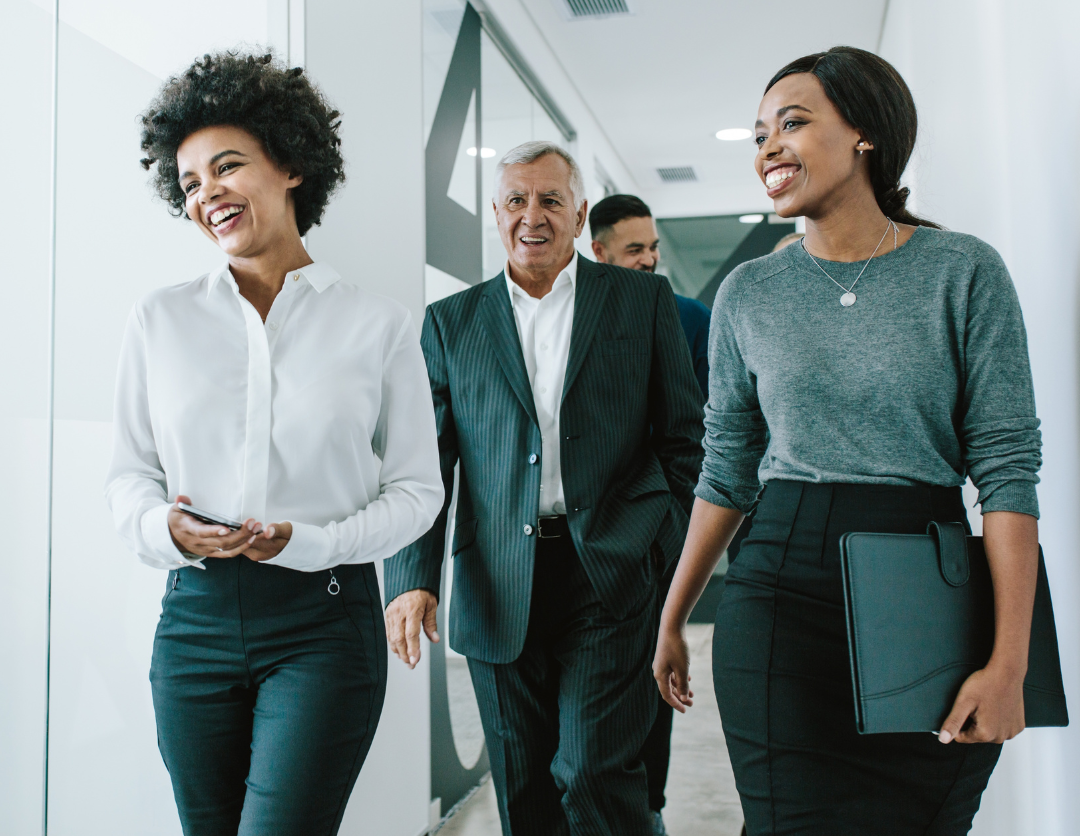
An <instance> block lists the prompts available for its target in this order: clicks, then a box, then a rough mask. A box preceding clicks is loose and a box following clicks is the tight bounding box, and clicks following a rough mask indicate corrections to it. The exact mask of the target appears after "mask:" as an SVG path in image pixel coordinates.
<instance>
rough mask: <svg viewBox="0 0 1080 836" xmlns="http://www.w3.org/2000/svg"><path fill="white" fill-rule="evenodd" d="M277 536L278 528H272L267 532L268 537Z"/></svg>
mask: <svg viewBox="0 0 1080 836" xmlns="http://www.w3.org/2000/svg"><path fill="white" fill-rule="evenodd" d="M276 534H277V529H276V528H274V527H273V526H270V528H268V529H267V530H266V535H267V536H268V537H273V536H275V535H276Z"/></svg>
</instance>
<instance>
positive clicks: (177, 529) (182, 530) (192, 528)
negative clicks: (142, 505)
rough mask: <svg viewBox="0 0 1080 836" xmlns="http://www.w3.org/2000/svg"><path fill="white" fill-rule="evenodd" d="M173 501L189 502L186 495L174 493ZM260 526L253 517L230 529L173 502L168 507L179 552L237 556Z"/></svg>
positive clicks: (203, 555)
mask: <svg viewBox="0 0 1080 836" xmlns="http://www.w3.org/2000/svg"><path fill="white" fill-rule="evenodd" d="M176 502H177V503H179V502H183V503H184V504H185V505H191V499H190V498H189V497H186V496H178V497H176ZM261 529H262V526H261V525H259V523H258V522H256V521H255V520H254V519H249V520H247V521H245V522H244V524H243V525H242V526H241V527H240V530H239V531H231V530H229V529H228V528H226V527H225V526H223V525H207V524H206V523H201V522H199V521H198V520H197V519H195V518H194V517H192V516H191V515H189V514H185V513H184V512H183V511H181V510H180V509H179V508H178V507H177V506H176V504H174V505H173V507H172V508H170V509H169V532H170V533H171V534H172V538H173V542H174V543H176V547H177V548H178V549H180V551H182V552H188V553H190V554H197V555H199V556H200V557H236V556H237V555H238V554H243V552H244V551H245V550H247V549H248V548H249V547H250V546H251V544H252V543H254V542H255V538H256V536H257V534H258V532H259V531H261Z"/></svg>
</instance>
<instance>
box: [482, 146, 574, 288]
mask: <svg viewBox="0 0 1080 836" xmlns="http://www.w3.org/2000/svg"><path fill="white" fill-rule="evenodd" d="M574 198H575V195H574V194H573V192H572V191H571V190H570V166H569V165H568V164H567V163H566V161H565V160H564V159H562V158H561V157H559V156H558V155H556V154H546V155H544V156H543V157H540V158H539V159H538V160H534V161H533V162H531V163H524V164H518V165H508V166H507V167H506V168H505V169H503V172H502V177H500V179H499V184H498V192H497V193H496V197H495V200H494V201H493V205H494V208H495V218H496V220H497V222H498V225H499V237H500V238H502V242H503V246H504V247H506V254H507V258H508V259H509V261H510V267H511V269H512V271H514V272H520V273H522V274H524V275H526V276H537V277H542V276H548V275H550V276H551V278H552V280H553V279H554V276H555V275H557V274H558V272H559V271H560V270H562V269H563V268H564V267H565V266H566V265H567V264H569V263H570V259H571V258H573V255H574V239H575V238H577V237H578V236H579V235H580V234H581V230H582V228H583V227H584V226H585V218H586V214H587V210H588V206H587V204H586V202H585V201H582V202H581V208H580V209H576V210H575V209H574Z"/></svg>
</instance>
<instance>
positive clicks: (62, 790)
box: [0, 0, 429, 836]
mask: <svg viewBox="0 0 1080 836" xmlns="http://www.w3.org/2000/svg"><path fill="white" fill-rule="evenodd" d="M310 5H311V9H310V10H309V11H310V17H311V19H312V20H313V22H314V23H315V32H316V34H317V35H322V36H325V35H326V34H327V33H328V32H329V30H330V29H331V28H332V26H333V24H334V22H335V21H336V22H338V23H341V24H342V25H345V24H347V25H348V26H349V27H350V28H349V29H348V30H347V31H346V30H341V32H340V34H342V35H344V36H347V38H348V40H347V42H344V43H339V44H337V45H336V46H335V45H330V44H327V43H325V42H324V41H317V42H316V46H317V47H318V46H322V47H325V48H326V49H327V50H329V51H330V54H331V55H332V56H333V57H334V58H335V59H336V63H335V62H334V61H327V62H324V63H322V64H319V67H320V69H324V70H325V72H326V74H327V84H326V87H327V89H328V91H330V92H331V95H332V96H333V97H335V98H340V100H339V101H338V105H339V107H340V109H341V110H342V111H344V113H345V125H346V129H345V136H346V148H345V150H346V154H347V155H348V157H349V160H350V162H351V163H352V165H351V167H350V174H351V181H350V184H349V186H348V187H346V189H345V190H344V192H343V193H342V194H341V196H340V197H339V199H338V202H337V203H336V204H333V205H331V207H330V209H329V210H328V213H327V223H326V226H325V227H324V228H323V229H321V230H318V231H317V232H316V233H315V234H313V236H312V239H311V243H312V247H313V250H314V253H315V257H316V258H319V257H327V256H329V258H330V259H331V260H332V261H333V262H334V263H335V264H336V266H338V267H339V268H340V269H342V272H343V273H345V274H346V275H347V277H348V278H349V279H350V280H352V281H356V282H358V283H361V284H364V285H365V286H367V287H371V288H373V289H375V290H381V291H383V292H386V293H389V294H390V295H394V296H396V297H397V298H399V299H401V300H402V301H404V302H405V303H406V304H409V305H410V306H411V307H412V308H413V310H414V311H416V312H417V313H418V314H419V311H420V306H421V301H422V298H423V297H422V293H423V290H422V283H423V228H422V219H423V213H422V210H418V209H417V208H416V206H417V194H419V195H420V197H421V199H422V194H423V190H422V185H420V184H421V178H422V172H423V168H422V165H421V159H422V158H421V156H420V152H419V148H420V146H421V142H422V139H421V134H422V124H421V117H420V94H419V65H420V62H419V11H418V5H419V2H418V0H416V2H413V0H407V1H406V0H401V2H395V3H394V4H389V7H388V8H386V9H384V10H383V11H382V12H381V13H379V12H376V11H370V12H368V13H366V14H365V15H364V16H363V17H362V18H360V17H355V18H354V19H352V20H346V19H345V18H346V17H347V16H348V14H353V13H354V12H355V10H353V11H350V10H352V9H353V7H352V5H351V4H342V3H329V2H313V3H311V4H310ZM357 5H359V4H357ZM364 5H365V6H368V5H370V4H364ZM52 11H53V4H52V3H51V2H49V0H3V2H2V3H0V39H2V42H3V45H4V48H5V57H6V58H7V59H8V62H9V66H10V67H13V68H18V74H19V75H18V83H10V84H5V85H2V86H0V112H3V113H4V115H5V130H4V131H2V132H0V156H2V158H3V159H4V161H5V165H6V169H5V170H6V175H5V185H6V187H7V190H8V199H7V200H5V201H3V202H2V205H0V229H2V230H3V234H4V244H5V255H6V261H5V264H4V292H5V301H6V302H7V311H8V316H7V317H6V319H5V323H4V327H3V328H2V329H0V392H3V395H4V397H3V399H2V400H0V473H3V475H4V478H3V480H2V481H0V529H2V530H3V531H4V534H5V545H6V549H5V553H4V556H3V558H2V560H3V575H4V582H3V583H2V584H0V631H2V633H3V635H4V641H3V642H0V670H2V671H3V680H2V685H0V833H3V834H4V836H31V834H39V833H41V811H42V772H43V742H44V726H43V719H44V716H45V659H46V646H45V603H46V589H47V575H46V572H45V567H46V565H47V559H48V542H47V538H46V531H47V527H46V519H47V513H46V512H47V501H48V499H49V496H50V490H51V498H52V503H53V525H52V538H53V542H52V560H53V574H52V620H51V624H52V642H51V654H52V656H51V666H50V668H51V677H52V679H51V700H50V711H51V716H50V720H51V722H50V738H49V759H48V764H49V783H48V812H49V833H50V834H54V836H61V835H63V836H67V834H71V836H94V834H108V836H114V834H139V836H152V835H153V834H170V835H171V834H179V832H180V827H179V821H178V819H177V816H176V811H175V806H174V804H173V801H172V792H171V788H170V785H169V780H168V775H167V773H166V771H165V768H164V766H163V764H162V762H161V758H160V756H159V754H158V751H157V745H156V740H155V731H154V718H153V710H152V705H151V700H150V688H149V681H148V671H149V665H150V654H151V647H152V639H153V633H154V629H155V626H156V622H157V617H158V614H159V612H160V604H159V601H160V598H161V595H162V592H163V589H164V584H165V580H166V578H165V574H164V573H163V572H159V571H156V570H152V569H149V568H148V567H145V566H143V565H141V564H140V563H138V561H137V560H136V559H135V558H134V556H133V555H131V554H129V553H128V552H127V551H126V549H124V548H123V547H122V546H121V544H120V543H119V541H118V539H117V537H116V535H115V533H114V532H113V528H112V523H111V517H110V515H109V512H108V509H107V508H106V506H105V503H104V500H103V498H102V485H103V481H104V475H105V470H106V467H107V464H108V461H109V456H110V444H111V421H112V390H113V381H114V376H115V369H116V360H117V354H118V350H119V345H120V339H121V334H122V331H123V325H124V321H125V320H126V317H127V314H128V311H129V310H130V308H131V306H132V304H133V303H134V302H135V300H136V299H137V298H138V297H139V296H141V295H143V294H145V293H146V292H147V291H149V290H151V289H152V288H155V287H159V286H161V285H165V284H173V283H177V282H182V281H187V280H190V279H193V278H195V277H196V276H198V275H199V274H201V273H203V272H205V271H206V270H207V269H209V268H210V267H212V266H214V265H216V264H218V263H220V261H221V254H220V252H219V251H218V250H217V249H216V248H215V247H213V245H212V244H210V243H209V242H208V241H206V240H205V238H204V237H203V236H202V235H200V234H199V233H198V232H197V231H196V229H195V228H194V227H193V226H192V225H191V224H190V223H189V222H187V221H183V220H177V219H174V218H171V217H170V216H169V214H168V212H167V210H166V207H165V206H164V204H162V203H160V202H159V201H157V200H156V199H155V198H153V197H152V196H151V194H150V191H149V188H148V185H147V174H146V172H144V171H143V170H142V168H141V167H140V166H139V163H138V160H139V157H140V153H139V148H138V125H137V121H136V117H137V114H138V113H139V112H140V111H141V110H143V109H144V108H145V107H146V105H147V103H148V102H149V101H150V99H151V98H152V97H153V96H154V94H155V93H156V91H157V90H158V89H159V87H160V86H161V83H162V80H163V79H164V78H166V77H167V76H168V75H170V74H171V73H174V72H178V71H180V70H182V69H183V68H184V67H185V66H186V65H187V64H188V63H189V62H190V61H191V60H192V59H193V58H194V57H196V56H198V55H201V54H203V53H205V52H208V51H212V50H215V49H219V48H223V47H232V46H237V45H240V44H266V43H270V44H272V45H274V46H275V47H277V48H278V49H279V53H280V54H282V55H284V54H286V52H291V54H292V57H293V60H294V61H296V62H302V60H303V57H304V52H305V49H304V48H305V42H304V18H305V14H304V13H305V4H304V2H303V0H233V2H231V3H229V4H226V5H224V6H222V5H221V4H220V3H212V2H209V0H186V2H185V3H183V4H182V5H181V6H176V5H175V4H171V5H169V4H165V5H162V4H155V3H147V2H145V1H144V0H93V2H80V0H60V19H61V23H60V28H59V51H58V53H56V54H57V55H58V64H59V75H58V92H59V96H58V102H59V119H58V145H57V154H56V162H57V171H58V180H57V182H58V187H57V203H56V212H55V224H56V230H57V244H56V271H55V276H56V306H55V311H56V332H55V333H56V338H55V342H54V346H55V357H56V362H55V374H54V375H53V376H52V378H51V379H50V375H49V368H48V352H49V347H50V343H49V327H48V326H49V304H48V299H49V295H48V294H49V280H50V275H49V269H48V268H49V253H50V247H49V233H50V228H51V225H52V222H53V219H54V214H53V213H52V212H51V210H50V189H49V182H50V174H49V173H50V168H51V164H52V154H51V149H50V136H51V90H52V62H53V56H54V52H53V45H52V27H53V18H52ZM331 15H332V17H331ZM208 21H212V25H208ZM361 43H362V44H363V45H364V46H363V48H357V44H361ZM373 44H380V45H381V49H382V52H381V53H379V52H378V51H377V50H375V49H373V47H372V45H373ZM410 50H411V52H410ZM399 59H400V60H401V62H402V63H401V64H400V65H398V64H397V63H396V62H397V60H399ZM383 62H389V63H383ZM316 63H317V62H316ZM390 65H393V66H394V67H395V71H394V72H391V73H388V72H386V67H387V66H390ZM319 71H320V70H316V73H318V72H319ZM410 73H411V74H412V75H410ZM316 77H317V78H318V76H316ZM376 79H378V80H379V81H380V82H381V83H379V84H376V83H375V81H374V80H376ZM353 88H356V89H355V90H354V89H353ZM361 90H362V91H363V95H364V96H366V98H364V97H361V98H355V97H353V98H350V93H352V92H356V91H361ZM335 93H341V96H340V97H337V96H335V95H334V94H335ZM369 93H370V94H371V95H368V94H369ZM409 107H412V109H413V111H414V112H415V114H414V116H413V117H409V116H408V114H407V112H406V111H407V110H408V108H409ZM395 120H397V121H396V122H395ZM384 129H388V130H389V131H390V133H391V135H392V136H393V140H392V141H391V142H390V143H389V146H390V147H391V148H393V149H394V151H399V152H401V154H402V155H403V156H399V157H398V158H396V159H393V160H390V159H389V157H388V155H387V154H386V144H385V143H384V141H383V140H384V138H385V134H383V135H380V131H382V130H384ZM376 148H377V149H378V151H379V153H378V154H375V153H373V152H374V151H375V150H376ZM410 148H411V149H412V156H411V157H410V156H409V153H410V152H409V149H410ZM376 157H377V158H378V165H376V166H371V165H365V164H364V163H363V162H362V160H363V159H364V158H366V159H367V160H369V161H370V160H372V159H375V158H376ZM372 172H374V173H375V174H376V175H377V177H378V178H380V179H378V180H377V181H375V180H373V178H372ZM410 178H411V180H410ZM357 207H359V213H357V211H356V210H357ZM50 385H51V386H52V389H53V391H54V392H55V416H54V417H55V421H54V424H53V429H54V436H55V458H54V466H53V469H52V473H51V477H52V478H51V482H50V478H49V477H50V473H49V470H48V466H47V462H48V457H47V451H48V447H47V444H48V438H49V434H48V421H47V416H48V409H47V405H48V396H49V390H50ZM399 668H400V669H399ZM428 711H429V710H428V682H427V671H426V669H421V670H418V671H416V672H413V673H411V674H407V673H406V672H405V671H404V669H403V668H401V666H398V667H394V668H391V674H390V684H389V687H388V692H387V702H386V709H385V710H384V713H383V722H382V724H381V726H380V729H379V734H378V736H377V737H376V741H375V744H374V747H373V749H372V753H371V756H370V757H369V759H368V763H367V764H366V766H365V769H364V771H363V772H362V774H361V777H360V781H359V783H358V785H357V790H356V792H355V793H354V796H353V799H352V803H351V804H350V807H349V810H348V812H347V814H346V823H345V825H344V826H343V828H342V833H343V834H348V835H349V836H368V835H369V834H370V836H375V835H376V834H378V836H416V834H417V833H418V832H420V831H421V830H423V829H425V828H426V825H427V812H428V795H429V788H428V777H427V776H428V759H427V755H428V735H429V732H428ZM403 753H409V754H410V755H411V758H406V757H403Z"/></svg>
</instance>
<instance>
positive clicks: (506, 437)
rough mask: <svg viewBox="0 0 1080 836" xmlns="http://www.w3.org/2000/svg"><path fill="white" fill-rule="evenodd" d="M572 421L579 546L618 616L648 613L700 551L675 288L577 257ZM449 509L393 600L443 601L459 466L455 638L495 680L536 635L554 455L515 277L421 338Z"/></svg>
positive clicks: (573, 512) (569, 492)
mask: <svg viewBox="0 0 1080 836" xmlns="http://www.w3.org/2000/svg"><path fill="white" fill-rule="evenodd" d="M575 294H576V295H575V301H574V326H573V331H572V334H571V338H570V353H569V359H568V362H567V368H566V383H565V387H564V389H563V401H562V408H561V411H560V413H559V427H560V433H561V434H562V438H561V439H560V451H561V465H562V480H563V492H564V495H565V498H566V507H567V518H568V521H569V525H570V531H571V536H572V538H573V541H574V546H575V547H576V549H577V552H578V554H579V556H580V559H581V561H582V565H583V566H584V568H585V571H586V572H587V574H588V576H589V579H590V580H591V581H592V584H593V586H594V587H595V589H596V591H597V594H598V595H599V596H600V599H601V601H603V603H604V605H605V607H606V608H607V609H608V610H609V611H610V612H612V613H613V614H614V615H615V616H616V617H617V618H622V617H625V615H627V614H629V613H630V612H632V611H634V610H635V609H636V608H638V607H640V606H641V604H642V603H643V602H644V600H645V599H646V597H647V596H648V595H649V594H650V593H651V591H652V590H653V589H654V588H655V586H656V583H657V581H658V580H659V577H660V575H661V574H662V572H663V570H664V568H665V567H666V565H667V564H668V563H669V562H670V561H672V560H674V559H675V558H677V557H678V555H679V552H680V550H681V548H682V543H683V540H684V538H685V536H686V527H687V520H688V513H689V511H690V508H691V505H692V503H693V490H694V486H695V484H696V483H697V477H698V473H699V471H700V467H701V458H702V447H701V438H702V435H703V432H704V430H703V424H702V421H703V411H702V396H701V390H700V388H699V386H698V383H697V380H696V379H695V377H694V370H693V365H692V363H691V359H690V353H689V350H688V349H687V346H686V339H685V337H684V336H683V332H682V328H681V327H680V324H679V315H678V311H677V309H676V306H675V296H674V294H673V293H672V291H671V287H670V286H669V285H668V282H667V279H665V278H663V277H662V276H656V275H654V274H651V273H645V272H641V271H637V270H627V269H623V268H621V267H614V266H612V265H607V264H596V263H595V262H592V261H589V260H587V259H585V258H583V257H581V256H579V257H578V279H577V284H576V291H575ZM420 342H421V345H422V347H423V350H424V356H425V358H426V359H427V366H428V376H429V377H430V380H431V394H432V398H433V399H434V402H435V420H436V425H437V429H438V435H439V454H440V458H441V466H442V475H443V481H444V484H445V485H446V504H445V505H444V506H443V510H442V513H441V514H440V516H439V518H438V519H437V520H436V521H435V525H434V526H433V527H432V529H431V530H430V531H429V532H428V533H427V534H425V535H424V536H423V537H421V538H420V539H419V540H417V541H416V542H415V543H413V544H412V545H411V546H409V547H408V548H406V549H404V550H402V551H401V552H399V553H398V554H397V555H395V556H394V557H393V558H391V559H390V560H389V561H388V562H387V564H386V567H385V570H386V571H385V583H386V600H387V601H388V602H389V601H391V600H393V599H394V598H395V597H396V596H398V595H400V594H401V593H403V592H407V591H408V590H411V589H418V588H425V589H429V590H431V591H432V592H434V593H435V594H436V595H437V594H438V591H439V578H440V573H441V568H442V559H443V554H444V546H445V537H446V523H447V509H448V507H449V503H450V495H451V489H452V487H453V479H454V465H455V464H456V463H458V462H460V463H461V472H460V485H459V499H458V508H457V525H456V531H455V535H454V545H453V554H454V595H453V597H452V599H451V605H450V635H451V637H452V642H451V643H452V646H453V648H454V649H455V650H457V651H458V652H460V653H463V654H465V655H466V656H471V657H473V658H476V659H479V660H482V661H485V662H491V663H495V664H501V663H507V662H512V661H513V660H514V659H516V658H517V657H518V655H519V654H520V653H521V649H522V647H523V645H524V642H525V633H526V629H527V627H528V621H529V601H530V593H531V590H532V577H533V558H534V554H535V549H536V534H535V532H533V533H531V534H530V533H527V531H526V526H531V527H532V528H533V529H535V526H536V517H537V504H538V501H539V498H540V467H539V465H538V464H530V463H529V456H530V454H532V453H536V454H537V455H539V454H540V452H541V444H540V430H539V427H538V425H537V420H536V411H535V406H534V403H533V394H532V389H531V387H530V384H529V378H528V373H527V372H526V369H525V361H524V358H523V356H522V352H521V344H520V342H519V340H518V335H517V326H516V324H515V322H514V314H513V310H512V309H511V305H510V299H509V294H508V293H507V290H506V279H505V277H504V275H503V274H501V273H500V274H499V276H497V277H496V278H494V279H492V280H490V281H488V282H484V283H483V284H480V285H477V286H476V287H473V288H471V289H469V290H466V291H463V292H461V293H458V294H456V295H454V296H451V297H449V298H447V299H443V300H442V301H440V302H437V303H435V304H434V305H431V306H430V307H429V308H428V310H427V316H426V318H425V320H424V328H423V333H422V335H421V338H420Z"/></svg>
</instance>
